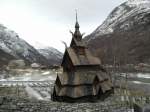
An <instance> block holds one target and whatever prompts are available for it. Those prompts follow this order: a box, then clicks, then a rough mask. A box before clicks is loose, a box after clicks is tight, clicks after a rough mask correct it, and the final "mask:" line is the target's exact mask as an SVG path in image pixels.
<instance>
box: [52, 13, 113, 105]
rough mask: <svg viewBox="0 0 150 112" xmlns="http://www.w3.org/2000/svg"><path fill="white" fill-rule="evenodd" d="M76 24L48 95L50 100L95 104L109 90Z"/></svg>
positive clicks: (108, 85)
mask: <svg viewBox="0 0 150 112" xmlns="http://www.w3.org/2000/svg"><path fill="white" fill-rule="evenodd" d="M79 27H80V26H79V23H78V21H77V14H76V24H75V32H74V33H72V41H71V44H70V47H68V48H66V50H65V53H64V57H63V60H62V64H61V66H62V67H63V73H62V74H57V78H56V81H55V85H54V90H53V93H52V100H53V101H65V102H76V101H95V100H97V99H99V98H104V97H106V96H108V95H109V94H110V93H111V92H112V91H113V87H112V84H111V81H110V77H109V75H108V74H107V72H106V70H105V69H104V68H103V67H102V66H101V61H100V60H99V58H97V57H94V56H93V55H92V54H91V52H90V51H89V50H88V47H87V46H86V43H85V42H84V41H83V40H82V36H83V35H82V34H81V33H80V31H79Z"/></svg>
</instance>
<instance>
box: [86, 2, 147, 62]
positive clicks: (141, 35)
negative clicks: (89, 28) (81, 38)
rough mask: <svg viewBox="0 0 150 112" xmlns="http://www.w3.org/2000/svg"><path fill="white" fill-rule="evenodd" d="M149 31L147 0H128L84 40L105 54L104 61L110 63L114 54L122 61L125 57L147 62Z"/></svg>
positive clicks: (132, 60)
mask: <svg viewBox="0 0 150 112" xmlns="http://www.w3.org/2000/svg"><path fill="white" fill-rule="evenodd" d="M149 35H150V0H128V1H127V2H124V3H122V4H121V5H119V6H118V7H116V8H115V9H114V10H113V11H112V12H111V13H110V14H109V16H108V17H107V18H106V20H105V21H104V22H103V23H102V24H101V25H100V26H99V27H97V29H96V30H95V31H94V32H93V33H91V34H90V35H89V36H87V37H86V38H85V40H86V41H87V42H88V44H89V46H91V48H92V47H93V48H94V49H95V48H98V49H95V50H97V51H98V52H99V54H98V55H100V54H101V58H102V57H103V58H105V59H104V63H105V62H106V63H112V62H113V61H114V57H118V61H119V62H120V61H124V63H125V59H127V60H126V63H139V62H148V63H150V53H149V50H150V38H149ZM100 48H101V49H100ZM94 49H92V50H94ZM102 54H103V56H102ZM110 55H111V56H110ZM124 55H126V56H124ZM125 57H127V58H125ZM119 62H118V63H119ZM120 63H121V62H120Z"/></svg>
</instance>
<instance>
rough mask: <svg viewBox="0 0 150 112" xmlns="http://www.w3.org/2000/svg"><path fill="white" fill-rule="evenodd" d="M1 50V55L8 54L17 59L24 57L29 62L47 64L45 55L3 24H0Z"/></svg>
mask: <svg viewBox="0 0 150 112" xmlns="http://www.w3.org/2000/svg"><path fill="white" fill-rule="evenodd" d="M0 50H1V52H3V53H2V54H1V55H4V57H5V54H7V55H9V57H13V58H15V59H23V60H25V62H26V63H27V64H30V63H33V62H37V63H41V64H47V60H46V59H45V57H44V56H42V55H41V54H40V53H39V52H38V51H37V50H36V49H35V48H34V47H32V46H31V45H29V44H28V43H27V42H26V41H24V40H23V39H20V38H19V36H18V35H17V34H16V33H15V32H14V31H12V30H9V29H8V28H6V27H4V26H3V25H0ZM4 53H5V54H4ZM6 57H7V56H6ZM6 59H7V58H6Z"/></svg>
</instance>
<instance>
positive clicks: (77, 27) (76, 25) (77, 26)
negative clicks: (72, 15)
mask: <svg viewBox="0 0 150 112" xmlns="http://www.w3.org/2000/svg"><path fill="white" fill-rule="evenodd" d="M75 11H76V24H75V28H76V29H79V28H80V26H79V23H78V13H77V10H75Z"/></svg>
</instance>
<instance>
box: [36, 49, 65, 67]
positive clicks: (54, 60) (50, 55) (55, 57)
mask: <svg viewBox="0 0 150 112" xmlns="http://www.w3.org/2000/svg"><path fill="white" fill-rule="evenodd" d="M38 51H39V53H40V54H41V55H43V56H44V57H45V58H46V59H47V60H48V61H49V63H50V64H51V65H55V64H56V65H60V63H61V60H62V58H63V54H62V53H61V52H59V51H58V50H57V49H54V48H52V47H46V48H41V49H38Z"/></svg>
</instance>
